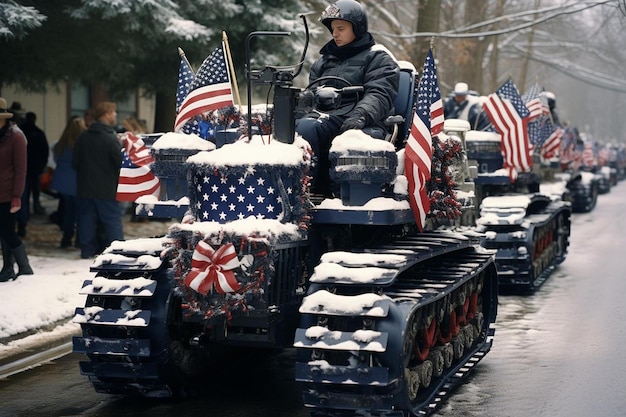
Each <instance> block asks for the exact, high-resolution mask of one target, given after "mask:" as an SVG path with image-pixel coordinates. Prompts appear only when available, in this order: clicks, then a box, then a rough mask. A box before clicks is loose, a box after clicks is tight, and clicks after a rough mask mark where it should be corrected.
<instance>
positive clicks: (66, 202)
mask: <svg viewBox="0 0 626 417" xmlns="http://www.w3.org/2000/svg"><path fill="white" fill-rule="evenodd" d="M59 198H60V201H61V203H62V205H63V210H62V211H61V213H59V215H61V216H62V217H61V219H60V221H61V230H62V231H63V240H62V241H63V242H64V243H66V244H69V243H70V242H71V240H72V238H73V237H74V233H75V232H76V223H77V221H78V198H77V197H76V196H75V195H69V194H60V197H59ZM60 206H61V204H59V207H60Z"/></svg>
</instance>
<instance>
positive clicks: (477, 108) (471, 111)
mask: <svg viewBox="0 0 626 417" xmlns="http://www.w3.org/2000/svg"><path fill="white" fill-rule="evenodd" d="M443 116H444V117H445V118H446V119H462V120H467V121H468V122H469V124H470V126H471V129H472V130H483V129H485V128H487V127H488V126H490V125H491V122H490V121H489V118H488V117H487V115H486V114H485V112H483V108H482V106H481V105H480V102H479V99H478V97H468V98H467V99H465V100H463V101H462V102H460V103H457V102H456V100H455V99H454V97H450V98H448V100H447V101H446V103H445V104H444V106H443Z"/></svg>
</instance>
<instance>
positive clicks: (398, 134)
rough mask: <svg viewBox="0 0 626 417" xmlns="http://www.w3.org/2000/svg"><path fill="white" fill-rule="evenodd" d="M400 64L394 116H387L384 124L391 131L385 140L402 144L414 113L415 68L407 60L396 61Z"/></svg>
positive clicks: (409, 128)
mask: <svg viewBox="0 0 626 417" xmlns="http://www.w3.org/2000/svg"><path fill="white" fill-rule="evenodd" d="M398 65H399V66H400V80H399V82H398V95H397V96H396V100H395V101H394V108H395V113H396V115H395V116H389V117H388V118H387V119H386V120H385V124H386V125H387V126H389V127H390V129H391V133H390V134H389V135H388V136H387V138H386V139H387V140H388V141H389V142H391V143H394V144H396V143H397V144H402V143H404V141H405V140H406V138H407V137H408V136H409V131H410V130H411V123H413V114H414V113H415V92H416V91H415V83H416V79H417V70H416V69H415V66H414V65H413V64H411V63H410V62H408V61H398Z"/></svg>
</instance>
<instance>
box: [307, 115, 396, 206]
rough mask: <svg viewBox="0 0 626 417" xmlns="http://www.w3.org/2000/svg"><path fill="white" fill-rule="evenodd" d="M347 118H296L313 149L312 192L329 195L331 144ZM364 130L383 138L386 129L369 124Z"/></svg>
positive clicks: (375, 136) (329, 116)
mask: <svg viewBox="0 0 626 417" xmlns="http://www.w3.org/2000/svg"><path fill="white" fill-rule="evenodd" d="M345 119H346V117H345V116H343V117H338V116H331V115H328V116H324V117H319V118H315V117H308V116H305V117H303V118H301V119H297V120H296V132H297V133H298V134H300V136H302V137H303V138H304V139H306V141H307V142H309V145H311V150H312V151H313V157H312V161H311V176H312V177H313V179H312V181H311V192H313V193H318V194H324V195H329V194H330V191H331V189H332V188H334V187H333V186H332V185H331V182H330V162H329V160H328V154H329V150H330V145H331V143H332V141H333V139H334V138H335V136H337V135H339V131H340V130H341V125H342V124H343V121H344V120H345ZM363 132H365V133H367V134H368V135H370V136H372V137H374V138H377V139H382V138H384V137H385V133H386V132H385V130H384V129H383V128H381V127H378V126H368V127H366V128H365V129H363Z"/></svg>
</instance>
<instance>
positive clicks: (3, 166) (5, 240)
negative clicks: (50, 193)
mask: <svg viewBox="0 0 626 417" xmlns="http://www.w3.org/2000/svg"><path fill="white" fill-rule="evenodd" d="M12 117H13V113H10V112H9V111H7V101H6V100H5V99H4V98H2V97H0V239H1V243H2V258H3V262H4V266H3V267H2V271H0V282H5V281H9V280H13V279H16V278H17V277H18V276H19V275H32V274H33V270H32V268H31V267H30V263H29V262H28V256H27V255H26V248H25V246H24V244H23V243H22V241H21V240H20V238H19V237H18V236H17V233H16V232H15V213H17V212H18V211H19V210H20V208H21V206H22V193H23V192H24V184H25V181H26V137H25V136H24V133H23V132H22V131H21V130H20V128H19V127H17V125H16V124H15V123H13V122H11V121H10V120H9V119H11V118H12ZM13 260H15V262H17V266H18V272H17V274H16V273H15V270H14V268H13Z"/></svg>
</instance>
